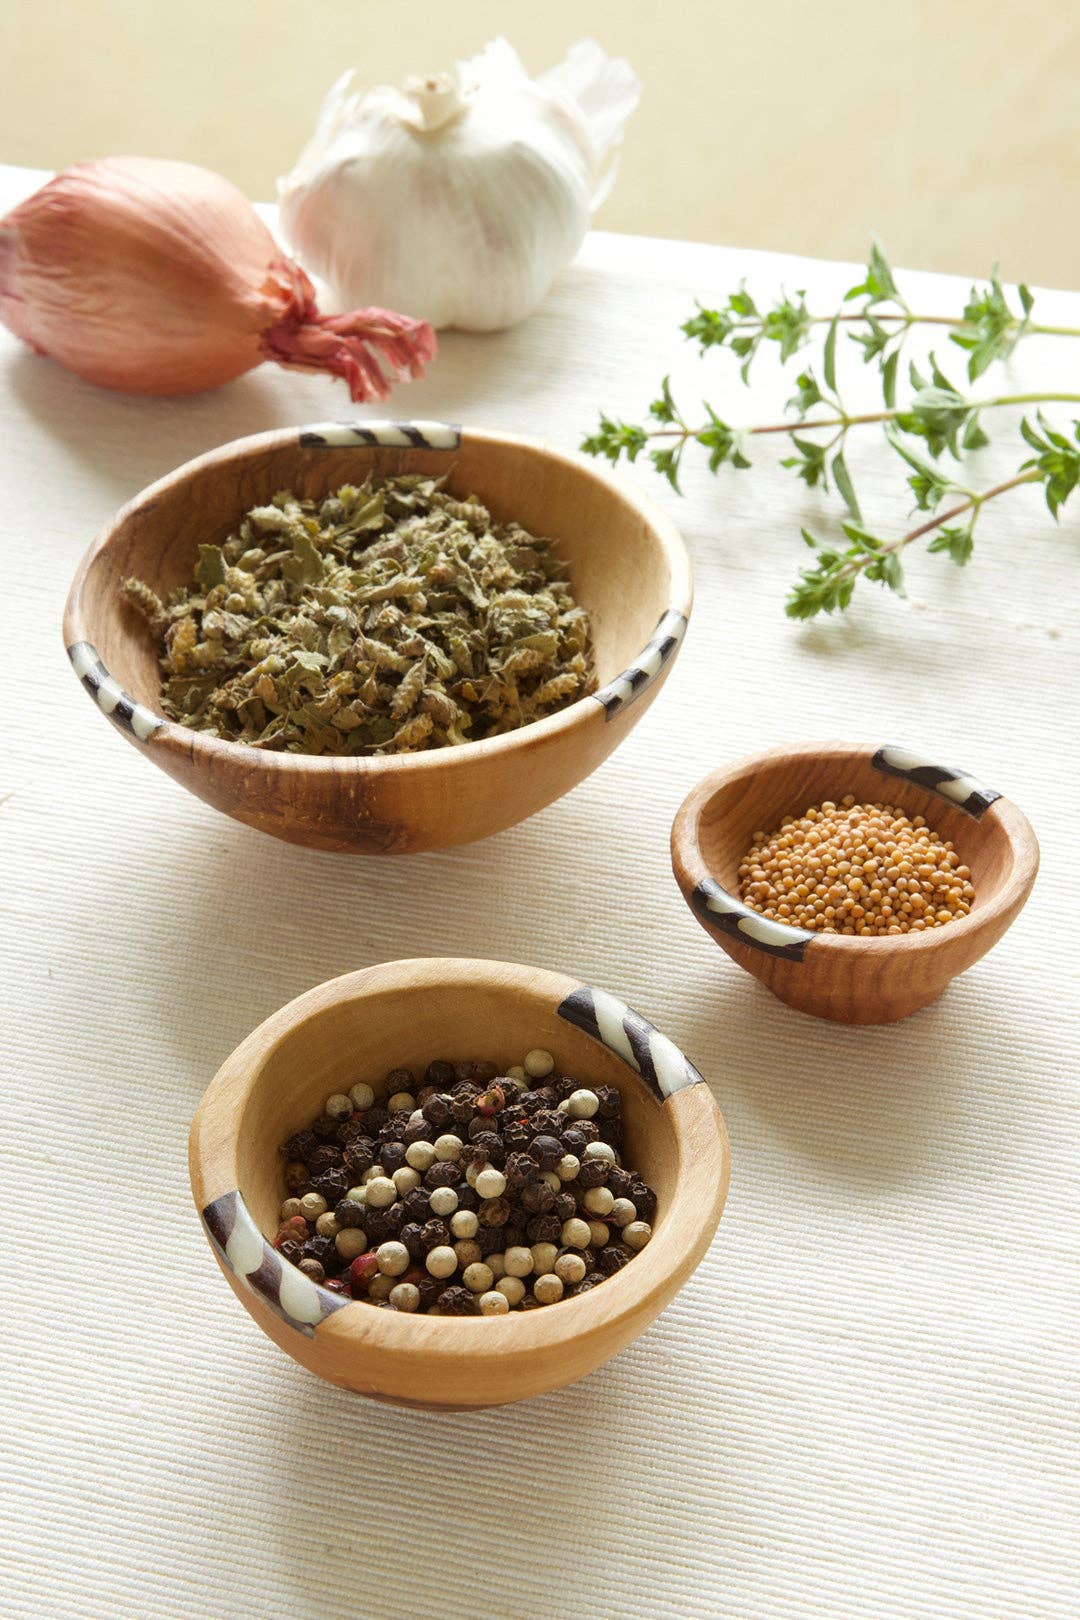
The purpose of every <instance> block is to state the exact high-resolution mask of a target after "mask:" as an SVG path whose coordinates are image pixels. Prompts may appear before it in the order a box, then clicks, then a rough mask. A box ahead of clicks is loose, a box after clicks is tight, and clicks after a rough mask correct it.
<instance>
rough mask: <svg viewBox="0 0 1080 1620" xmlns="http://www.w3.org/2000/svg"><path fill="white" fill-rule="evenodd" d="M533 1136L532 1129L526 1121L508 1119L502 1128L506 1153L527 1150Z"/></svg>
mask: <svg viewBox="0 0 1080 1620" xmlns="http://www.w3.org/2000/svg"><path fill="white" fill-rule="evenodd" d="M533 1135H534V1132H533V1128H532V1126H531V1125H530V1124H529V1122H528V1120H527V1119H508V1120H507V1121H506V1123H505V1124H504V1125H503V1128H502V1139H503V1144H504V1146H505V1147H506V1148H507V1150H508V1151H510V1150H520V1149H522V1148H527V1147H528V1145H529V1143H530V1142H531V1141H532V1139H533Z"/></svg>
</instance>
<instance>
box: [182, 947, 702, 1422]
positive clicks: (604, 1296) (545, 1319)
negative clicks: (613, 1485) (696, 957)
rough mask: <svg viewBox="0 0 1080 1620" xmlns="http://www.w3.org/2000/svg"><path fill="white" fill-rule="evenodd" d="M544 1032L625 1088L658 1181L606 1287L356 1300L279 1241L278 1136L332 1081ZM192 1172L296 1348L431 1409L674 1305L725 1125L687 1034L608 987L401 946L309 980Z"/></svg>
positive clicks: (211, 1104)
mask: <svg viewBox="0 0 1080 1620" xmlns="http://www.w3.org/2000/svg"><path fill="white" fill-rule="evenodd" d="M534 1046H540V1047H543V1048H546V1049H547V1050H549V1051H551V1052H552V1053H553V1055H554V1057H555V1061H556V1064H557V1066H558V1068H559V1069H560V1070H562V1071H564V1072H567V1073H571V1074H574V1075H575V1076H580V1078H581V1080H582V1082H583V1083H589V1082H591V1083H594V1084H601V1085H611V1086H617V1087H618V1089H619V1091H620V1092H621V1093H622V1098H623V1108H624V1119H625V1124H626V1161H627V1163H628V1164H630V1165H631V1166H633V1168H634V1169H635V1170H638V1171H640V1172H641V1174H642V1175H643V1176H644V1177H645V1179H646V1181H647V1182H648V1183H649V1185H650V1186H651V1187H652V1188H653V1189H654V1190H655V1192H656V1195H657V1199H658V1204H659V1207H658V1212H657V1218H656V1221H655V1223H654V1235H653V1237H652V1240H651V1241H650V1242H649V1244H648V1245H647V1246H646V1247H645V1248H644V1249H643V1250H642V1251H641V1252H640V1253H639V1254H637V1255H635V1257H634V1259H633V1260H631V1261H630V1263H629V1264H628V1265H626V1266H624V1268H623V1269H622V1270H621V1271H619V1272H617V1273H616V1274H615V1275H614V1276H613V1277H609V1278H608V1279H607V1280H606V1281H605V1282H604V1283H603V1284H602V1285H601V1286H598V1287H596V1288H594V1289H592V1290H591V1291H590V1292H588V1293H585V1294H581V1295H579V1296H578V1297H577V1298H573V1299H567V1300H563V1301H561V1302H560V1303H559V1304H557V1305H548V1306H545V1307H544V1308H543V1309H541V1310H535V1311H528V1312H520V1313H511V1314H510V1315H508V1316H503V1317H430V1316H409V1315H404V1314H400V1313H398V1312H395V1311H384V1310H379V1309H377V1308H376V1307H375V1306H373V1305H368V1304H366V1303H364V1302H361V1301H357V1302H352V1301H343V1300H342V1298H341V1296H340V1295H337V1294H334V1293H331V1292H330V1291H328V1290H327V1289H325V1288H320V1287H316V1285H315V1284H314V1283H312V1282H311V1281H310V1280H309V1279H308V1278H307V1277H305V1276H304V1275H303V1274H302V1273H301V1272H300V1271H298V1270H297V1269H296V1268H295V1267H293V1266H292V1265H290V1264H289V1263H288V1262H287V1261H283V1260H282V1259H281V1257H280V1256H279V1255H278V1254H277V1252H276V1251H275V1250H274V1249H273V1248H272V1247H271V1245H270V1244H269V1243H268V1242H267V1240H266V1234H271V1235H272V1234H273V1233H274V1232H275V1231H276V1229H277V1225H278V1212H279V1209H280V1205H281V1201H282V1199H283V1198H284V1197H285V1196H286V1193H285V1191H284V1182H283V1179H282V1169H283V1166H282V1161H281V1158H280V1155H279V1152H278V1149H279V1146H280V1144H281V1143H282V1142H283V1141H284V1140H285V1139H286V1138H287V1137H288V1136H290V1135H291V1134H292V1133H293V1132H295V1131H297V1130H300V1129H302V1128H303V1127H304V1126H306V1125H308V1124H310V1122H311V1120H312V1119H313V1118H314V1117H315V1116H316V1115H317V1114H318V1113H319V1112H320V1111H321V1109H322V1106H323V1104H324V1103H325V1101H326V1098H327V1097H328V1096H330V1095H332V1094H333V1093H334V1092H335V1091H342V1090H348V1088H349V1087H350V1086H352V1085H355V1084H356V1083H357V1082H358V1081H365V1082H366V1083H367V1084H369V1085H370V1086H372V1087H373V1089H374V1090H375V1091H376V1094H377V1095H382V1094H384V1092H385V1086H384V1084H383V1077H384V1076H385V1074H386V1073H387V1072H388V1071H389V1070H390V1069H391V1068H394V1067H397V1066H399V1065H401V1066H404V1067H406V1068H411V1069H413V1070H414V1071H419V1072H422V1071H423V1069H424V1068H425V1067H426V1066H427V1064H428V1063H429V1062H431V1061H432V1060H433V1059H434V1058H437V1057H442V1058H449V1059H450V1060H451V1061H455V1062H459V1061H464V1060H466V1059H476V1058H479V1057H485V1058H486V1057H490V1058H492V1059H494V1060H496V1061H498V1062H500V1063H502V1064H504V1065H505V1066H507V1067H509V1066H510V1065H511V1064H514V1063H520V1061H521V1059H522V1056H523V1055H524V1053H525V1052H526V1051H527V1050H529V1049H530V1048H532V1047H534ZM190 1164H191V1185H192V1191H193V1192H194V1195H195V1203H196V1205H197V1207H198V1209H199V1211H200V1214H201V1216H202V1220H203V1225H204V1227H205V1229H206V1232H207V1235H208V1237H209V1240H210V1244H211V1247H212V1248H213V1250H214V1253H215V1255H216V1256H217V1259H218V1262H219V1264H220V1265H221V1269H222V1271H223V1272H224V1274H225V1276H226V1277H227V1278H228V1280H229V1282H230V1284H231V1285H232V1288H233V1291H234V1293H235V1294H236V1296H237V1298H238V1299H239V1300H240V1301H241V1303H242V1304H243V1305H244V1307H245V1309H246V1310H248V1311H250V1313H251V1315H252V1316H253V1317H254V1318H255V1320H256V1322H258V1324H259V1326H260V1327H261V1328H262V1329H263V1331H264V1332H265V1333H268V1334H269V1335H270V1337H271V1338H272V1339H273V1340H274V1341H275V1343H277V1344H279V1345H280V1346H281V1348H282V1349H283V1350H287V1351H288V1353H289V1355H291V1356H293V1357H294V1358H295V1360H297V1361H299V1362H300V1363H302V1365H303V1366H305V1367H307V1368H309V1369H310V1370H311V1371H312V1372H314V1373H318V1374H319V1376H320V1377H321V1378H326V1379H328V1380H329V1382H330V1383H332V1384H339V1385H341V1386H342V1387H343V1388H345V1389H351V1390H356V1391H358V1392H359V1393H360V1394H362V1395H370V1396H373V1397H374V1398H375V1399H377V1400H384V1401H391V1402H395V1403H397V1404H398V1405H401V1406H417V1407H422V1408H423V1409H424V1410H426V1411H451V1410H463V1409H465V1408H469V1407H480V1406H498V1405H501V1404H503V1403H504V1402H507V1401H520V1400H525V1399H526V1398H527V1397H529V1396H531V1395H540V1394H542V1393H543V1392H544V1391H545V1390H550V1389H558V1388H559V1387H560V1386H561V1385H563V1384H569V1383H572V1382H573V1381H574V1380H575V1379H577V1378H581V1377H583V1376H584V1374H585V1373H588V1372H591V1371H592V1370H593V1368H594V1367H599V1366H600V1364H601V1362H604V1361H607V1360H608V1358H609V1357H610V1356H613V1355H614V1354H615V1353H616V1351H618V1350H621V1349H622V1348H623V1346H624V1345H626V1344H629V1343H630V1341H631V1339H634V1338H636V1337H637V1335H638V1334H639V1333H641V1332H642V1330H643V1329H644V1328H645V1327H646V1326H647V1325H648V1324H649V1322H651V1321H652V1319H653V1317H654V1316H656V1315H657V1314H658V1312H660V1311H661V1310H663V1308H664V1306H665V1305H666V1304H667V1303H668V1301H669V1300H670V1299H671V1297H672V1295H673V1294H674V1293H675V1292H676V1291H677V1289H679V1288H680V1287H681V1286H682V1284H683V1283H684V1282H685V1281H686V1280H687V1278H688V1277H689V1276H690V1274H691V1272H692V1271H693V1270H694V1268H695V1267H696V1266H697V1264H698V1262H699V1261H700V1259H701V1257H702V1255H703V1254H704V1253H705V1250H706V1249H707V1248H708V1246H709V1242H710V1239H711V1238H712V1236H713V1233H714V1232H715V1230H716V1225H717V1222H718V1221H719V1219H720V1214H721V1211H722V1210H723V1207H724V1199H725V1197H726V1195H727V1185H728V1143H727V1133H726V1131H725V1129H724V1122H723V1119H722V1118H721V1115H720V1111H719V1109H718V1108H717V1106H716V1103H715V1102H714V1100H713V1097H712V1093H711V1092H710V1090H709V1088H708V1086H707V1085H705V1084H704V1082H703V1081H702V1077H701V1075H700V1074H698V1072H697V1070H696V1069H695V1068H693V1067H692V1065H691V1064H690V1063H688V1061H687V1060H686V1058H685V1057H683V1055H682V1053H681V1052H679V1051H678V1050H677V1049H676V1048H675V1047H674V1046H673V1045H672V1043H671V1042H670V1041H669V1040H667V1039H666V1037H665V1036H663V1035H661V1034H660V1033H659V1032H658V1031H657V1030H655V1029H654V1028H653V1027H652V1025H651V1024H649V1023H647V1022H646V1021H645V1019H644V1018H642V1017H640V1015H639V1014H637V1013H634V1012H632V1011H631V1010H630V1009H629V1008H628V1007H627V1006H626V1005H625V1004H624V1003H623V1002H621V1001H618V1000H616V998H615V997H614V996H611V995H608V994H607V993H605V992H604V991H601V990H595V989H590V988H588V987H587V986H584V985H582V984H580V983H578V982H577V981H576V980H574V979H568V978H566V977H564V976H563V975H562V974H558V973H544V972H541V971H540V970H539V969H538V968H531V967H516V966H513V965H511V964H508V963H505V962H482V961H464V960H460V959H457V958H445V959H439V958H426V959H422V960H418V961H408V962H389V963H385V964H383V965H381V966H379V967H374V968H369V969H367V970H365V971H364V972H360V973H349V974H346V975H345V977H344V978H340V979H332V980H331V981H330V982H329V983H328V984H322V985H319V986H318V987H317V988H316V989H314V990H310V991H308V993H307V994H306V995H303V996H300V997H299V998H298V999H297V1000H296V1001H292V1002H290V1003H289V1005H288V1006H286V1007H283V1008H282V1009H281V1011H280V1012H278V1013H275V1014H274V1016H273V1017H272V1018H268V1019H267V1021H266V1022H265V1023H264V1024H261V1025H260V1026H259V1028H258V1029H256V1030H255V1031H254V1033H253V1034H251V1035H249V1036H248V1038H247V1040H245V1041H244V1042H243V1044H242V1045H241V1046H239V1047H237V1049H236V1051H235V1052H234V1053H233V1054H232V1056H231V1057H230V1058H229V1059H228V1060H227V1061H226V1062H225V1064H224V1065H223V1066H222V1068H221V1070H220V1071H219V1073H218V1074H217V1075H216V1077H215V1078H214V1080H213V1082H212V1083H211V1085H210V1087H209V1089H208V1090H207V1092H206V1094H205V1096H204V1097H203V1100H202V1102H201V1104H200V1105H199V1110H198V1112H197V1114H196V1115H195V1120H194V1123H193V1124H192V1127H191V1141H190Z"/></svg>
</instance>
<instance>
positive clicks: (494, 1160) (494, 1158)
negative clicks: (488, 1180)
mask: <svg viewBox="0 0 1080 1620" xmlns="http://www.w3.org/2000/svg"><path fill="white" fill-rule="evenodd" d="M472 1141H473V1147H474V1149H476V1150H477V1151H478V1152H481V1153H485V1154H486V1155H487V1158H488V1162H489V1163H490V1164H493V1165H494V1166H495V1168H496V1169H497V1170H498V1169H501V1168H502V1166H503V1164H504V1163H505V1160H506V1149H505V1148H504V1147H503V1144H502V1139H501V1137H499V1135H498V1134H497V1133H496V1132H495V1131H493V1130H490V1129H489V1130H486V1131H481V1132H480V1133H479V1135H477V1136H474V1137H473V1139H472Z"/></svg>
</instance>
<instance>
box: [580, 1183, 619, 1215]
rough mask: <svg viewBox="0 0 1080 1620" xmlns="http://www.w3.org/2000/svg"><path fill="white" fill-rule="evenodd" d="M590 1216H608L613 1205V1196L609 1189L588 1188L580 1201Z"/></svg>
mask: <svg viewBox="0 0 1080 1620" xmlns="http://www.w3.org/2000/svg"><path fill="white" fill-rule="evenodd" d="M581 1202H582V1204H583V1205H584V1207H585V1208H586V1209H587V1210H588V1212H589V1214H590V1215H597V1216H601V1217H602V1216H604V1215H610V1214H611V1211H612V1209H613V1208H614V1205H615V1194H614V1193H613V1192H612V1190H611V1188H610V1187H590V1188H589V1190H588V1192H587V1193H586V1194H585V1196H584V1198H583V1199H582V1200H581Z"/></svg>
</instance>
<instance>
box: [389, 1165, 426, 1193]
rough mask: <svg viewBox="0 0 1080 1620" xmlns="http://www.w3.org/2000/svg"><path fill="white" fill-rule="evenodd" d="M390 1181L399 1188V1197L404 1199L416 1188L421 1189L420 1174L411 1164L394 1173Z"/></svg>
mask: <svg viewBox="0 0 1080 1620" xmlns="http://www.w3.org/2000/svg"><path fill="white" fill-rule="evenodd" d="M390 1180H391V1181H392V1182H393V1183H394V1186H395V1187H396V1188H397V1193H398V1197H399V1198H404V1197H405V1195H406V1193H411V1192H412V1191H413V1189H414V1188H416V1187H419V1185H420V1172H419V1170H414V1169H413V1168H412V1166H411V1165H409V1164H403V1165H402V1166H401V1169H400V1170H395V1171H394V1173H393V1175H392V1176H391V1177H390Z"/></svg>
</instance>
